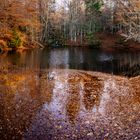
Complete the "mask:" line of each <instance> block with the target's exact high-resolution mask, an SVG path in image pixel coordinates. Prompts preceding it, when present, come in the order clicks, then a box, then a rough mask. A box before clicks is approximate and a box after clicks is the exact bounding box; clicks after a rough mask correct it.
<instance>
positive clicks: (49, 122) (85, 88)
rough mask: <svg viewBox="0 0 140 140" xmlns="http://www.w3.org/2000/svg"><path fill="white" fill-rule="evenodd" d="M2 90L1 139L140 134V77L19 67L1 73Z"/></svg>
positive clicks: (76, 137)
mask: <svg viewBox="0 0 140 140" xmlns="http://www.w3.org/2000/svg"><path fill="white" fill-rule="evenodd" d="M134 81H135V82H136V81H137V84H135V83H134ZM0 91H1V92H0V109H1V110H0V136H1V139H13V140H15V139H25V140H30V139H32V140H38V139H41V140H48V139H49V140H51V139H82V138H83V139H87V138H88V137H89V136H91V137H92V138H95V137H96V139H104V138H106V137H105V136H106V134H107V133H111V136H110V137H109V138H110V139H113V138H114V135H113V134H115V133H117V136H121V134H122V133H124V132H125V131H126V130H127V134H128V136H129V135H130V133H129V132H131V133H133V135H134V136H136V135H137V133H139V131H136V130H139V129H137V128H139V125H138V121H139V118H140V113H139V108H140V104H139V103H140V102H139V100H138V99H137V97H138V94H139V91H140V89H139V77H138V78H134V79H130V80H128V79H127V78H121V77H113V76H111V75H106V74H101V73H95V72H85V71H73V70H72V71H70V70H55V69H52V70H36V71H32V70H29V69H28V70H24V71H23V70H21V69H17V70H16V71H15V70H14V71H11V73H6V72H1V74H0ZM130 125H131V126H132V127H129V126H130ZM120 127H121V132H120ZM101 128H102V129H104V133H103V132H102V129H101ZM93 133H94V135H93ZM96 133H98V134H96ZM135 133H136V135H135ZM115 136H116V135H115ZM92 138H91V139H92ZM130 138H133V137H131V135H130V137H129V139H130Z"/></svg>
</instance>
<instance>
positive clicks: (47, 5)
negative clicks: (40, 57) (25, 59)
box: [0, 0, 140, 50]
mask: <svg viewBox="0 0 140 140" xmlns="http://www.w3.org/2000/svg"><path fill="white" fill-rule="evenodd" d="M139 9H140V2H139V0H61V1H60V0H56V1H55V0H0V33H1V34H0V48H1V50H2V49H5V50H6V49H7V50H9V49H10V50H11V49H17V48H33V47H36V46H40V47H43V46H48V45H50V44H51V45H58V44H63V45H70V44H79V45H81V46H83V45H85V44H86V45H91V46H99V45H100V44H101V40H100V38H99V37H98V35H97V34H99V33H110V34H112V35H114V34H117V35H119V36H123V37H124V40H121V39H120V40H119V42H123V41H127V40H130V39H133V40H134V41H138V42H140V11H139Z"/></svg>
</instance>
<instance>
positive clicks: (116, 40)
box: [65, 33, 140, 51]
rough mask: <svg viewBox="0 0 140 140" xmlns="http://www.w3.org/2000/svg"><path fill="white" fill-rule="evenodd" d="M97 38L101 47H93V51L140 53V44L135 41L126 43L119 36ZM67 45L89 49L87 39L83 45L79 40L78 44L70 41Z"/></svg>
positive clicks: (108, 34)
mask: <svg viewBox="0 0 140 140" xmlns="http://www.w3.org/2000/svg"><path fill="white" fill-rule="evenodd" d="M96 38H97V39H98V41H99V42H100V46H97V47H96V46H95V47H91V48H93V49H94V48H95V49H103V50H104V51H140V43H138V42H136V41H134V40H128V41H125V38H124V37H122V36H120V35H119V34H111V33H97V34H96ZM65 45H66V46H74V47H87V48H88V47H89V43H88V40H87V39H83V40H82V43H81V41H80V39H77V41H76V42H75V41H69V40H68V41H66V42H65Z"/></svg>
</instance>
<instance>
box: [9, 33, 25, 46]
mask: <svg viewBox="0 0 140 140" xmlns="http://www.w3.org/2000/svg"><path fill="white" fill-rule="evenodd" d="M21 44H22V40H21V37H20V35H19V33H18V32H17V31H16V30H13V31H12V39H11V40H10V41H9V43H8V47H10V48H18V47H20V46H21Z"/></svg>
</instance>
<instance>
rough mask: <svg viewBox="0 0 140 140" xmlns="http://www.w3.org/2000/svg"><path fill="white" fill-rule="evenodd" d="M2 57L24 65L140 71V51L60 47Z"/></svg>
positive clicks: (126, 72) (133, 73)
mask: <svg viewBox="0 0 140 140" xmlns="http://www.w3.org/2000/svg"><path fill="white" fill-rule="evenodd" d="M0 61H3V62H4V63H5V62H9V63H10V64H13V65H16V66H18V68H22V69H33V70H34V69H41V70H44V69H53V68H55V69H76V70H86V71H99V72H105V73H110V74H114V75H125V76H137V75H139V74H140V52H105V51H101V50H96V49H84V48H59V49H44V50H34V51H28V52H24V53H21V54H20V53H14V52H10V53H8V54H7V55H6V57H5V58H4V59H2V60H0Z"/></svg>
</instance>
